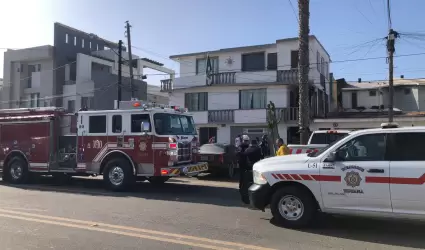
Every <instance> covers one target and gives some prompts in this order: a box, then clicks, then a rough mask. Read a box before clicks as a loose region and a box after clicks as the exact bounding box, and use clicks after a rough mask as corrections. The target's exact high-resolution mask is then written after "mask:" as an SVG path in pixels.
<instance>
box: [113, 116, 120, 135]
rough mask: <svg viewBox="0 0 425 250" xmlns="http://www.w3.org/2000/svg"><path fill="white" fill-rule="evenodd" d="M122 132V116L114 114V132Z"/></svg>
mask: <svg viewBox="0 0 425 250" xmlns="http://www.w3.org/2000/svg"><path fill="white" fill-rule="evenodd" d="M121 132H122V116H121V115H113V116H112V133H121Z"/></svg>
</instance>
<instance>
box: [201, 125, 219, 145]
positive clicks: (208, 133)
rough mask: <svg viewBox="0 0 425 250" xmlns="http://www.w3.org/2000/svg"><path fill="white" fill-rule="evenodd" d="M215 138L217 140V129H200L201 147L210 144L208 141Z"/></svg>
mask: <svg viewBox="0 0 425 250" xmlns="http://www.w3.org/2000/svg"><path fill="white" fill-rule="evenodd" d="M213 136H214V137H215V138H216V139H217V128H216V127H202V128H200V129H199V141H200V144H201V145H203V144H205V143H208V140H209V139H210V138H211V137H213Z"/></svg>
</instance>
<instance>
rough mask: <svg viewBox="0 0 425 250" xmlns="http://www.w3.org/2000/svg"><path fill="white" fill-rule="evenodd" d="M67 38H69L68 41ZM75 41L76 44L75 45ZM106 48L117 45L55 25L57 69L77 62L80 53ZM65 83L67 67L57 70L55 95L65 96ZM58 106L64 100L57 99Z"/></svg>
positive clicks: (55, 61) (55, 62)
mask: <svg viewBox="0 0 425 250" xmlns="http://www.w3.org/2000/svg"><path fill="white" fill-rule="evenodd" d="M66 37H68V41H67V40H66ZM74 39H75V42H76V43H74ZM83 41H84V42H83ZM83 43H84V46H83ZM90 44H91V47H90ZM105 46H106V47H109V48H116V47H117V45H116V44H115V43H111V42H108V41H106V40H104V39H102V38H99V37H97V36H96V35H94V34H88V33H85V32H83V31H79V30H76V29H74V28H71V27H68V26H65V25H62V24H60V23H55V24H54V47H55V55H54V66H55V68H57V67H60V66H63V65H66V64H69V63H71V62H74V61H76V60H77V54H78V53H82V54H86V55H90V53H91V52H92V51H96V50H103V49H104V47H105ZM76 67H77V66H76V65H75V64H72V65H71V80H73V79H72V78H73V75H74V74H75V73H74V72H76ZM65 81H66V79H65V67H62V68H59V69H57V70H55V71H54V85H53V92H54V93H55V94H58V95H61V94H63V92H64V85H65ZM56 105H57V106H62V98H57V99H56Z"/></svg>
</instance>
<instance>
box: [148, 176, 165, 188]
mask: <svg viewBox="0 0 425 250" xmlns="http://www.w3.org/2000/svg"><path fill="white" fill-rule="evenodd" d="M169 179H170V177H162V176H161V177H160V176H152V177H149V178H148V181H149V182H150V183H151V184H152V185H155V186H158V185H162V184H164V183H165V182H166V181H168V180H169Z"/></svg>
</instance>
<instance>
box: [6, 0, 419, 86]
mask: <svg viewBox="0 0 425 250" xmlns="http://www.w3.org/2000/svg"><path fill="white" fill-rule="evenodd" d="M291 2H292V5H293V7H294V9H293V8H292V7H291ZM385 2H386V0H311V1H310V34H312V35H315V36H316V37H317V38H318V39H319V40H320V42H321V43H322V44H323V45H324V47H325V48H326V50H327V51H328V53H329V54H330V56H331V60H332V61H333V62H334V63H332V64H331V66H330V71H331V72H333V73H334V76H335V78H345V79H346V80H357V79H358V78H362V81H367V80H384V79H387V76H388V64H387V63H386V60H385V59H376V60H361V61H350V62H341V61H345V60H352V59H359V58H373V57H385V56H386V49H385V42H384V39H383V38H384V37H385V36H386V35H387V33H388V22H387V12H386V9H385ZM24 6H25V7H24ZM0 9H1V10H2V13H1V14H0V31H1V33H0V34H1V35H0V48H1V49H0V52H1V53H0V78H1V77H2V75H3V52H4V48H26V47H33V46H39V45H45V44H53V23H54V22H61V23H63V24H66V25H68V26H72V27H75V28H77V29H79V30H83V31H86V32H88V33H95V34H97V35H98V36H100V37H103V38H105V39H108V40H112V41H118V40H119V39H123V40H125V39H126V38H125V36H124V31H125V30H124V26H125V24H124V22H125V21H127V20H128V21H130V23H131V25H132V30H131V32H132V35H131V36H132V44H133V45H134V46H135V47H137V49H136V48H133V54H136V55H139V56H141V57H149V58H151V59H153V60H156V61H160V62H162V63H164V64H165V66H166V67H169V68H172V69H175V70H176V71H177V72H178V70H179V64H178V63H177V62H174V61H172V60H170V59H169V56H170V55H175V54H183V53H191V52H201V51H209V50H215V49H220V48H229V47H237V46H249V45H259V44H267V43H273V42H275V41H276V40H277V39H282V38H287V37H296V36H297V35H298V22H297V19H296V15H295V12H296V13H297V11H298V4H297V0H215V1H209V0H121V1H112V0H85V1H84V0H56V1H54V0H37V1H34V0H21V1H16V2H15V1H11V0H0ZM424 9H425V0H391V15H392V18H391V19H392V27H393V28H394V30H396V31H398V32H400V33H401V37H400V39H398V40H397V42H396V54H395V56H396V57H395V64H394V65H395V70H394V74H395V77H399V76H400V75H404V77H405V78H418V77H424V78H425V65H423V64H424V62H425V19H424V17H423V10H424ZM294 11H295V12H294ZM416 53H424V55H418V56H400V55H408V54H416ZM146 73H147V74H148V79H147V81H148V83H149V84H154V85H159V80H160V79H166V78H167V77H166V76H165V75H155V74H158V72H151V71H147V72H146Z"/></svg>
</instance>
